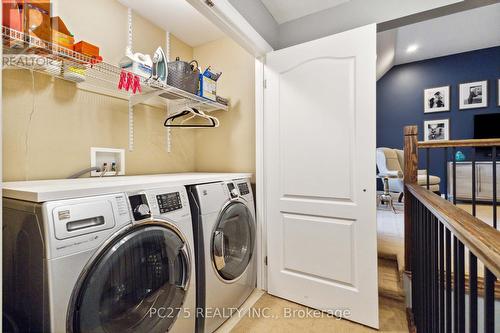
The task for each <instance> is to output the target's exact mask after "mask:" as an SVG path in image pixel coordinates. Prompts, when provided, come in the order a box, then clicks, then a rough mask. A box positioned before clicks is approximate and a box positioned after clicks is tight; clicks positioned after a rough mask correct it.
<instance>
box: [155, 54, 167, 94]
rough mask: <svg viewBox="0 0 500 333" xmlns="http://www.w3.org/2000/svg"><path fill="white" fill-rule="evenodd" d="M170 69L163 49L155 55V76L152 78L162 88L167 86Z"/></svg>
mask: <svg viewBox="0 0 500 333" xmlns="http://www.w3.org/2000/svg"><path fill="white" fill-rule="evenodd" d="M167 76H168V67H167V57H166V56H165V53H164V52H163V49H162V48H161V47H158V49H156V52H155V53H154V55H153V74H152V76H151V78H152V79H153V80H155V81H156V82H158V83H159V84H160V85H162V86H166V85H167Z"/></svg>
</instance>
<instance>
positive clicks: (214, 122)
mask: <svg viewBox="0 0 500 333" xmlns="http://www.w3.org/2000/svg"><path fill="white" fill-rule="evenodd" d="M187 115H190V117H189V118H187V119H184V120H183V121H182V122H181V123H180V124H173V121H174V120H175V119H177V118H182V117H185V116H187ZM196 117H198V118H203V119H205V120H209V121H210V124H206V125H198V124H196V125H195V124H191V125H190V124H185V123H186V122H187V121H189V120H192V119H194V118H196ZM163 126H165V127H182V128H212V127H219V119H217V118H215V117H212V116H209V115H207V114H205V113H204V112H203V111H200V110H198V109H195V108H188V109H185V110H183V111H180V112H177V113H176V114H173V115H171V116H169V117H168V118H167V119H166V120H165V123H164V124H163Z"/></svg>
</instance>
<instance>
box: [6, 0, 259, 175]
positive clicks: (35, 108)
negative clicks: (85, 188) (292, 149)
mask: <svg viewBox="0 0 500 333" xmlns="http://www.w3.org/2000/svg"><path fill="white" fill-rule="evenodd" d="M82 3H85V5H82ZM53 4H54V13H55V14H56V15H60V16H61V17H62V18H63V19H64V21H65V23H66V24H67V26H68V28H69V29H70V31H71V32H72V33H73V34H74V35H75V38H76V40H77V41H78V40H80V39H84V40H86V41H88V42H91V43H95V44H96V45H99V46H100V47H101V54H102V55H103V57H104V59H105V61H107V62H110V63H116V62H117V61H119V59H120V58H121V57H122V55H123V52H124V50H125V46H126V42H127V34H126V32H127V30H126V26H127V10H126V8H125V7H124V6H122V5H121V4H119V3H118V2H117V1H114V0H85V1H82V0H53ZM96 8H98V9H99V10H96ZM75 12H77V13H78V15H75ZM165 38H166V33H165V31H163V30H162V29H160V28H158V27H157V26H155V25H153V24H152V23H150V22H148V21H147V20H145V19H143V18H141V17H139V16H137V15H134V51H135V52H143V53H149V54H152V53H153V52H154V50H155V49H156V48H157V47H158V46H159V45H164V44H165ZM170 45H171V59H175V57H176V56H179V57H180V58H181V59H183V60H186V61H189V60H191V59H193V58H195V59H198V60H199V61H200V65H202V66H203V67H205V66H206V65H209V64H211V65H214V66H215V67H216V68H219V69H220V70H222V71H223V72H224V74H223V76H222V78H221V82H220V85H219V92H220V94H221V95H222V96H227V97H230V99H231V108H230V111H229V112H227V113H223V112H217V113H214V115H216V116H218V117H219V118H220V121H221V127H220V128H218V129H207V130H200V129H197V130H187V129H172V152H171V153H168V152H167V151H166V143H165V142H166V135H165V134H166V130H165V128H164V127H163V122H164V119H165V116H166V110H165V109H160V108H155V107H151V106H145V105H138V106H136V107H135V113H134V115H135V118H134V119H135V147H134V151H133V152H129V151H128V150H127V147H128V131H127V128H128V115H127V110H128V108H127V102H126V101H125V100H121V99H118V98H113V97H108V96H104V95H99V94H96V93H91V92H87V91H83V90H80V89H77V88H76V85H75V84H74V83H71V82H67V81H64V80H59V79H53V78H51V77H49V76H46V75H43V74H37V73H34V74H33V76H32V75H31V73H30V72H29V71H24V70H23V71H21V70H6V71H4V76H3V100H2V103H3V177H4V178H3V180H4V181H15V180H34V179H51V178H65V177H67V176H69V175H70V174H72V173H75V172H77V171H79V170H81V169H85V168H87V167H89V166H90V147H113V148H125V149H126V173H127V174H128V175H134V174H146V173H167V172H188V171H249V172H254V170H255V160H254V156H255V145H254V141H255V140H254V137H255V134H254V133H255V131H254V127H255V126H254V123H255V120H254V62H253V61H254V60H253V57H252V56H250V55H249V54H248V53H246V51H244V50H243V49H241V48H240V47H239V46H238V45H236V44H235V43H234V42H232V41H231V40H229V39H226V38H224V39H221V40H218V41H214V42H211V43H208V44H206V45H203V46H200V47H197V48H195V49H193V48H191V47H190V46H188V45H186V44H184V43H183V42H182V41H181V40H179V39H178V38H176V37H175V36H171V40H170Z"/></svg>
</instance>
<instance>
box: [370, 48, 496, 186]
mask: <svg viewBox="0 0 500 333" xmlns="http://www.w3.org/2000/svg"><path fill="white" fill-rule="evenodd" d="M499 78H500V46H499V47H492V48H487V49H482V50H477V51H471V52H465V53H459V54H454V55H450V56H445V57H439V58H434V59H429V60H424V61H418V62H413V63H409V64H403V65H398V66H394V67H393V68H392V69H391V70H390V71H389V72H387V74H385V75H384V76H383V77H382V78H381V79H380V80H379V81H378V82H377V147H391V148H399V149H402V147H403V127H404V126H406V125H417V126H418V127H419V140H422V139H423V126H424V121H425V120H433V119H450V139H452V140H457V139H472V138H473V136H474V115H475V114H482V113H494V112H500V108H499V107H498V106H497V105H498V100H497V98H498V97H497V91H498V90H497V89H498V88H497V79H499ZM482 80H488V107H487V108H479V109H467V110H459V108H458V105H459V103H458V86H459V84H460V83H464V82H471V81H482ZM445 85H450V86H451V87H450V99H451V109H450V111H449V112H438V113H426V114H424V97H423V94H424V89H426V88H432V87H439V86H445ZM498 126H500V124H498ZM460 150H462V151H463V152H464V153H465V155H466V157H467V159H468V158H469V157H470V153H471V152H470V150H466V149H460ZM449 154H450V158H451V149H450V152H449ZM478 154H479V153H478ZM478 158H480V159H481V156H478ZM482 158H483V159H484V158H486V156H483V157H482ZM419 160H420V165H419V167H420V168H421V169H423V168H425V152H424V151H421V152H420V158H419ZM443 163H444V152H443V150H441V149H434V150H433V151H431V163H430V170H431V174H434V175H436V176H440V177H441V179H442V181H441V184H442V187H441V192H444V187H443V184H444V182H443V179H444V178H443V177H445V169H444V165H443Z"/></svg>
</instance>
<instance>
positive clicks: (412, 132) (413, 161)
mask: <svg viewBox="0 0 500 333" xmlns="http://www.w3.org/2000/svg"><path fill="white" fill-rule="evenodd" d="M417 142H418V128H417V126H405V128H404V171H403V177H404V184H405V187H404V197H405V204H404V209H405V210H404V213H405V216H404V218H405V271H407V272H411V271H412V260H411V248H412V244H411V232H412V222H413V221H412V220H411V218H412V216H411V209H412V207H411V205H412V200H411V193H410V192H409V191H408V190H407V189H406V184H415V183H417V173H418V147H417Z"/></svg>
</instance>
